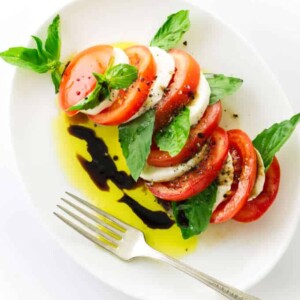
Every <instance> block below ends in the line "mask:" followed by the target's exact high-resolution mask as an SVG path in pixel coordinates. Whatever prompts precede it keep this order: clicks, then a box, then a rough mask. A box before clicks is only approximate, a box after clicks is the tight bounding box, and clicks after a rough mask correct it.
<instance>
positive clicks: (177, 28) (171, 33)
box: [150, 10, 191, 50]
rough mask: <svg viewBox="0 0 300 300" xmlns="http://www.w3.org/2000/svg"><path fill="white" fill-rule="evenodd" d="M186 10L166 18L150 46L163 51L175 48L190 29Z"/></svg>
mask: <svg viewBox="0 0 300 300" xmlns="http://www.w3.org/2000/svg"><path fill="white" fill-rule="evenodd" d="M190 25H191V22H190V19H189V11H188V10H180V11H178V12H177V13H175V14H172V15H170V16H168V18H167V21H166V22H165V23H164V24H163V25H162V26H161V27H160V28H159V30H158V31H157V33H156V34H155V36H154V38H153V39H152V41H151V42H150V46H156V47H159V48H162V49H164V50H169V49H171V48H173V47H175V46H176V45H177V44H178V42H179V41H180V40H181V38H182V36H183V35H184V33H186V32H187V31H188V30H189V29H190Z"/></svg>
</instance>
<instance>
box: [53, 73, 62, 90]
mask: <svg viewBox="0 0 300 300" xmlns="http://www.w3.org/2000/svg"><path fill="white" fill-rule="evenodd" d="M51 78H52V82H53V84H54V87H55V94H57V93H58V91H59V86H60V81H61V73H60V71H59V70H58V69H55V70H54V71H52V72H51Z"/></svg>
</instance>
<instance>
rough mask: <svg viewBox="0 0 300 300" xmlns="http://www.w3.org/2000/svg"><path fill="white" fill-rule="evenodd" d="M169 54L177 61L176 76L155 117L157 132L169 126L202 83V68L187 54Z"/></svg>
mask: <svg viewBox="0 0 300 300" xmlns="http://www.w3.org/2000/svg"><path fill="white" fill-rule="evenodd" d="M169 53H170V54H171V55H172V56H173V58H174V60H175V69H176V71H175V74H174V76H173V80H172V82H171V84H170V85H169V86H168V88H167V92H166V95H165V96H164V97H163V98H162V100H161V101H160V102H159V103H158V105H157V109H156V115H155V130H159V129H161V128H162V127H164V126H165V125H166V124H168V123H169V122H170V120H171V118H172V117H173V116H174V115H176V114H177V113H178V112H179V110H180V109H182V108H183V107H184V106H185V105H186V104H187V103H188V102H189V100H190V99H191V97H192V96H193V94H195V92H196V90H197V87H198V85H199V82H200V66H199V64H198V63H197V61H196V60H195V59H194V58H193V57H192V56H191V55H189V54H188V53H187V52H185V51H183V50H179V49H172V50H170V51H169Z"/></svg>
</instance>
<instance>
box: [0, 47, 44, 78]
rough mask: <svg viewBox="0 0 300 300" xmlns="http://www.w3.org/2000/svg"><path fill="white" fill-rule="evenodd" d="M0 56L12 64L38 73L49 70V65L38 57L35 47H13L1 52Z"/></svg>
mask: <svg viewBox="0 0 300 300" xmlns="http://www.w3.org/2000/svg"><path fill="white" fill-rule="evenodd" d="M0 57H1V58H2V59H4V60H5V61H6V62H8V63H10V64H12V65H15V66H17V67H20V68H24V69H28V70H32V71H35V72H38V73H45V72H47V71H48V70H49V66H48V65H47V64H45V62H44V61H43V60H42V59H41V58H40V56H39V53H38V51H37V50H36V49H31V48H25V47H13V48H9V49H8V50H6V51H4V52H1V53H0Z"/></svg>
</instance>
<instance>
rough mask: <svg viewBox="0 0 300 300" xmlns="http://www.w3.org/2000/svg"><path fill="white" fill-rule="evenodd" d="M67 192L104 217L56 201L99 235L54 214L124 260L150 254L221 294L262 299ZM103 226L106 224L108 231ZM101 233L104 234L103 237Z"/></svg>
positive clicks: (69, 203) (248, 299) (243, 298)
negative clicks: (170, 253) (168, 252)
mask: <svg viewBox="0 0 300 300" xmlns="http://www.w3.org/2000/svg"><path fill="white" fill-rule="evenodd" d="M66 194H67V195H69V196H70V197H72V198H73V199H74V200H76V201H77V202H79V203H80V204H81V205H83V206H84V207H87V208H89V209H90V210H92V211H93V212H95V213H97V214H98V215H100V216H102V217H104V218H102V219H100V218H98V217H97V216H96V215H95V214H92V213H90V212H89V211H87V210H86V209H83V208H82V207H80V206H78V205H76V204H74V203H73V202H71V201H69V200H67V199H65V198H61V200H62V201H63V202H65V203H66V204H67V205H69V206H70V207H72V208H73V209H75V211H77V212H79V213H80V214H82V215H84V216H85V217H86V218H82V217H80V216H78V215H77V214H75V213H73V212H72V211H70V210H69V209H67V208H65V207H63V206H61V205H57V207H58V208H60V209H61V210H63V211H64V212H65V213H66V214H68V215H69V216H71V217H72V218H73V219H75V220H76V221H78V222H79V223H81V224H82V225H84V226H85V227H87V228H88V229H89V230H90V231H93V232H94V233H95V234H96V235H94V234H91V233H89V232H88V231H86V230H85V229H83V228H82V227H81V226H78V225H76V224H75V223H73V222H72V221H70V220H69V219H67V218H65V217H64V216H62V215H60V214H58V213H56V212H54V214H55V215H56V216H57V217H58V218H59V219H61V220H62V221H63V222H65V223H66V224H67V225H69V226H70V227H72V228H73V229H75V230H76V231H77V232H79V233H80V234H82V235H83V236H84V237H86V238H87V239H88V240H90V241H92V242H93V243H95V244H96V245H98V246H100V247H102V248H104V249H106V250H108V251H109V252H111V253H113V254H115V255H116V256H117V257H119V258H121V259H123V260H125V261H129V260H131V259H133V258H135V257H148V258H153V259H156V260H160V261H163V262H165V263H168V264H170V265H171V266H173V267H175V268H177V269H178V270H180V271H182V272H184V273H186V274H188V275H190V276H192V277H194V278H195V279H197V280H199V281H201V282H202V283H204V284H205V285H207V286H209V287H210V288H212V289H214V290H215V291H217V292H219V293H220V294H222V295H224V296H225V297H227V298H228V299H234V300H259V298H256V297H254V296H251V295H249V294H246V293H244V292H242V291H240V290H238V289H236V288H234V287H232V286H229V285H227V284H225V283H223V282H221V281H219V280H217V279H215V278H213V277H211V276H209V275H206V274H204V273H202V272H200V271H198V270H195V269H193V268H191V267H190V266H188V265H186V264H184V263H182V262H180V261H179V260H176V259H174V258H172V257H170V256H167V255H165V254H163V253H161V252H159V251H156V250H155V249H153V248H151V247H150V246H149V245H148V244H147V243H146V241H145V238H144V234H143V232H142V231H140V230H138V229H136V228H134V227H132V226H130V225H128V224H126V223H124V222H123V221H121V220H119V219H117V218H116V217H114V216H112V215H110V214H108V213H106V212H105V211H103V210H101V209H99V208H98V207H96V206H94V205H92V204H90V203H89V202H87V201H85V200H83V199H81V198H79V197H77V196H75V195H73V194H71V193H69V192H66ZM87 219H90V220H92V221H93V222H95V223H97V224H99V225H101V227H99V226H98V227H96V226H95V225H93V224H92V223H90V222H88V221H87ZM107 221H108V222H107ZM102 228H105V231H104V230H103V229H102ZM99 237H101V239H100V238H99Z"/></svg>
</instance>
